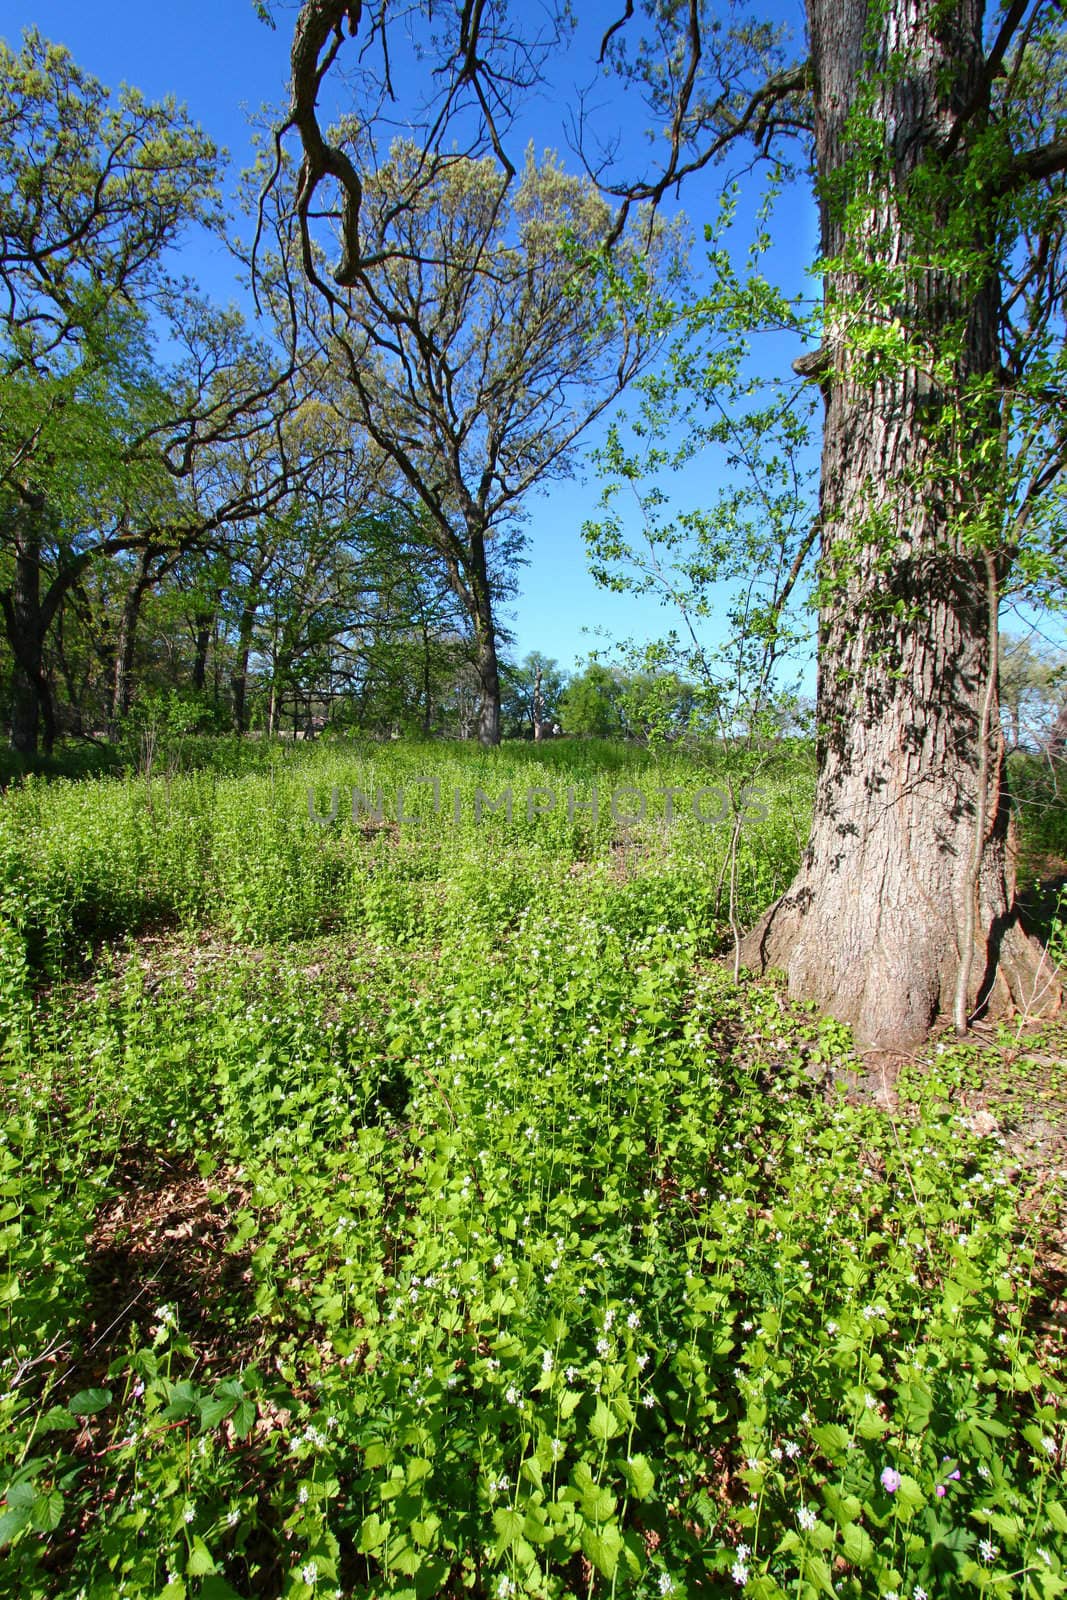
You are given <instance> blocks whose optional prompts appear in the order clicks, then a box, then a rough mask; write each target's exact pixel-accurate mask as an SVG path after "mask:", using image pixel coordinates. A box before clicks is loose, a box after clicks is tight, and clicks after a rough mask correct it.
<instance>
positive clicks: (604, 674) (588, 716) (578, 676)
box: [560, 661, 623, 739]
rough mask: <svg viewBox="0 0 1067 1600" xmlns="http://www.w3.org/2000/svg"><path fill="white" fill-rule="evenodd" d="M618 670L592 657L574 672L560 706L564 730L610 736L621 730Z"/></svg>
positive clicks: (593, 736) (617, 733)
mask: <svg viewBox="0 0 1067 1600" xmlns="http://www.w3.org/2000/svg"><path fill="white" fill-rule="evenodd" d="M620 693H621V689H620V685H619V681H618V674H617V673H616V672H613V671H612V669H611V668H610V667H606V666H605V665H604V664H603V662H600V661H591V662H590V663H589V665H588V666H587V667H586V668H585V669H584V671H582V672H578V673H575V675H574V677H573V678H572V679H571V681H570V683H569V684H568V685H567V689H566V692H565V694H564V696H563V700H562V703H561V706H560V713H561V715H562V718H563V731H564V733H577V734H582V735H584V736H585V737H586V738H597V739H610V738H612V737H613V736H616V735H619V734H621V733H622V728H623V719H622V711H621V710H620V707H619V697H620Z"/></svg>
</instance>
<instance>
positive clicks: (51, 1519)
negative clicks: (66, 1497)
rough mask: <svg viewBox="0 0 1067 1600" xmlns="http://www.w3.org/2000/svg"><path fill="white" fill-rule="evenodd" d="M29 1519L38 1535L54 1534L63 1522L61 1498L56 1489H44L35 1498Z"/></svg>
mask: <svg viewBox="0 0 1067 1600" xmlns="http://www.w3.org/2000/svg"><path fill="white" fill-rule="evenodd" d="M31 1519H32V1522H33V1526H34V1527H35V1528H36V1529H37V1532H38V1533H55V1531H56V1529H57V1528H58V1527H59V1524H60V1523H61V1522H62V1521H63V1496H62V1495H61V1494H60V1492H59V1490H58V1489H46V1490H44V1491H43V1492H42V1493H41V1494H39V1495H38V1496H37V1499H36V1500H35V1501H34V1503H33V1511H32V1513H31Z"/></svg>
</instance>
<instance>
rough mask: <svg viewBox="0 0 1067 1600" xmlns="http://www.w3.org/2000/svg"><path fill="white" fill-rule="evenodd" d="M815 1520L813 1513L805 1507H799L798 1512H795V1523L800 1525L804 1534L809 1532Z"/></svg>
mask: <svg viewBox="0 0 1067 1600" xmlns="http://www.w3.org/2000/svg"><path fill="white" fill-rule="evenodd" d="M817 1520H818V1519H817V1518H816V1515H815V1513H814V1511H811V1510H810V1509H809V1508H808V1507H807V1506H801V1508H800V1510H799V1511H798V1512H797V1521H798V1522H799V1523H800V1526H801V1527H802V1528H803V1529H804V1531H805V1533H810V1532H811V1530H812V1528H814V1526H815V1523H816V1521H817Z"/></svg>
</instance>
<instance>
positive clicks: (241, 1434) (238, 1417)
mask: <svg viewBox="0 0 1067 1600" xmlns="http://www.w3.org/2000/svg"><path fill="white" fill-rule="evenodd" d="M230 1422H231V1425H232V1427H233V1431H234V1434H235V1435H236V1437H237V1438H238V1439H247V1438H248V1435H249V1434H250V1433H251V1432H252V1429H253V1428H254V1427H255V1424H256V1403H255V1401H254V1400H242V1401H241V1403H240V1405H239V1406H237V1407H236V1409H235V1411H234V1413H233V1416H232V1417H231V1419H230Z"/></svg>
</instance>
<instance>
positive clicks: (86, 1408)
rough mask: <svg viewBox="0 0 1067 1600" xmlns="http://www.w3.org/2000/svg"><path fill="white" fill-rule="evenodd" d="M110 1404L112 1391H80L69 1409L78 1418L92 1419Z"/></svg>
mask: <svg viewBox="0 0 1067 1600" xmlns="http://www.w3.org/2000/svg"><path fill="white" fill-rule="evenodd" d="M110 1404H111V1390H110V1389H80V1390H79V1391H78V1393H77V1394H76V1395H75V1396H74V1399H73V1400H72V1401H71V1402H70V1405H69V1406H68V1407H67V1409H68V1411H70V1412H71V1413H72V1415H74V1416H76V1417H91V1416H95V1414H96V1413H97V1412H98V1411H103V1409H104V1407H105V1406H109V1405H110Z"/></svg>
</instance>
